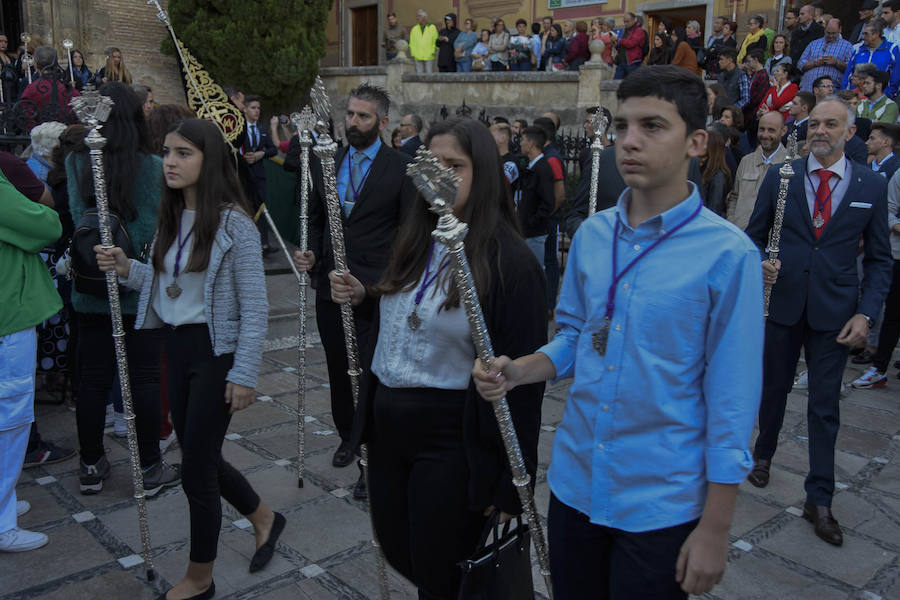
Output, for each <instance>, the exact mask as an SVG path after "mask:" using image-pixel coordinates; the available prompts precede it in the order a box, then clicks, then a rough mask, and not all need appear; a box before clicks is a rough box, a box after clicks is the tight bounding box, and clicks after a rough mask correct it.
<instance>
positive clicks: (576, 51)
mask: <svg viewBox="0 0 900 600" xmlns="http://www.w3.org/2000/svg"><path fill="white" fill-rule="evenodd" d="M589 43H590V39H589V38H588V34H586V33H576V34H575V37H573V38H572V43H571V44H569V53H568V54H566V58H565V61H566V64H568V63H570V62H572V61H574V60H577V59H579V58H583V59H584V60H586V61H587V60H590V58H591V51H590V49H589V48H588V44H589Z"/></svg>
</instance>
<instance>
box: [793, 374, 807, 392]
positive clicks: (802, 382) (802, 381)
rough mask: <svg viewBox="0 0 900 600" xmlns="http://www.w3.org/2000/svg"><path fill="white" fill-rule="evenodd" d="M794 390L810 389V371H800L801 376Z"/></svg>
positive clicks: (796, 381) (798, 376)
mask: <svg viewBox="0 0 900 600" xmlns="http://www.w3.org/2000/svg"><path fill="white" fill-rule="evenodd" d="M794 389H795V390H808V389H809V371H800V374H799V375H797V379H795V380H794Z"/></svg>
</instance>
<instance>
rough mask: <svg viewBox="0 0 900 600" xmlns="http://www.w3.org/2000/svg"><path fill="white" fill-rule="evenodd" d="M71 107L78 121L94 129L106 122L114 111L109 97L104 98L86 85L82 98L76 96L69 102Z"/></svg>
mask: <svg viewBox="0 0 900 600" xmlns="http://www.w3.org/2000/svg"><path fill="white" fill-rule="evenodd" d="M69 106H71V107H72V110H73V111H75V116H76V117H78V120H79V121H81V122H82V123H84V124H85V125H87V126H88V127H90V128H92V129H96V128H97V126H98V125H101V124H103V123H105V122H106V120H107V119H108V118H109V113H110V112H111V111H112V107H113V101H112V98H110V97H109V96H103V95H101V94H100V92H99V91H98V90H96V89H95V88H94V86H92V85H90V84H89V85H86V86H85V87H84V91H83V92H82V94H81V95H80V96H75V97H74V98H72V99H71V100H70V101H69Z"/></svg>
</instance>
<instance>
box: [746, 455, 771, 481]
mask: <svg viewBox="0 0 900 600" xmlns="http://www.w3.org/2000/svg"><path fill="white" fill-rule="evenodd" d="M771 467H772V461H771V460H763V459H761V458H757V459H754V461H753V470H752V471H750V474H749V475H747V481H749V482H750V483H752V484H753V485H755V486H756V487H758V488H764V487H766V486H767V485H769V469H770V468H771Z"/></svg>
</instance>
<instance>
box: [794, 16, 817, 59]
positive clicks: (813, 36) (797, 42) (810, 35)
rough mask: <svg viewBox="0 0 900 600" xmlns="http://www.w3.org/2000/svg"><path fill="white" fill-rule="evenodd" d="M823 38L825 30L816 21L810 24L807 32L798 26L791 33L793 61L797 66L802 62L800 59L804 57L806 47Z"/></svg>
mask: <svg viewBox="0 0 900 600" xmlns="http://www.w3.org/2000/svg"><path fill="white" fill-rule="evenodd" d="M821 37H825V28H824V27H822V26H821V25H819V24H818V23H816V22H815V21H813V22H812V23H810V25H809V29H807V30H806V31H803V28H802V27H800V26H799V25H798V26H797V28H796V29H794V31H792V32H791V60H792V61H794V65H795V66H796V65H797V64H798V63H799V62H800V57H801V56H803V51H804V50H806V47H807V46H809V45H810V44H811V43H812V42H813V41H815V40H817V39H819V38H821Z"/></svg>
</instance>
